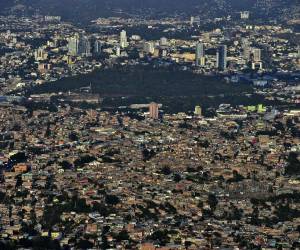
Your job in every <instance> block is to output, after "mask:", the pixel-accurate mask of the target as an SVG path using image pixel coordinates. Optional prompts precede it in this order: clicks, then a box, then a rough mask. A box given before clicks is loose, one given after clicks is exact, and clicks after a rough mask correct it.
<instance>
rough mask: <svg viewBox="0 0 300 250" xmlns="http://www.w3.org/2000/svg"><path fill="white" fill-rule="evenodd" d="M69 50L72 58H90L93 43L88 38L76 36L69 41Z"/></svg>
mask: <svg viewBox="0 0 300 250" xmlns="http://www.w3.org/2000/svg"><path fill="white" fill-rule="evenodd" d="M68 50H69V55H71V56H90V55H91V43H90V41H89V39H88V37H86V36H81V35H79V34H76V35H75V36H73V37H71V38H69V40H68Z"/></svg>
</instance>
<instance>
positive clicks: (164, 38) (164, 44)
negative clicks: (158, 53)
mask: <svg viewBox="0 0 300 250" xmlns="http://www.w3.org/2000/svg"><path fill="white" fill-rule="evenodd" d="M159 45H160V46H167V45H168V39H167V38H166V37H162V38H160V41H159Z"/></svg>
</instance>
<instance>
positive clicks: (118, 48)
mask: <svg viewBox="0 0 300 250" xmlns="http://www.w3.org/2000/svg"><path fill="white" fill-rule="evenodd" d="M116 56H117V57H120V56H121V48H120V46H117V48H116Z"/></svg>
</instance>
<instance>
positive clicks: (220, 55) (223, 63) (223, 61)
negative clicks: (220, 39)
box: [217, 45, 227, 71]
mask: <svg viewBox="0 0 300 250" xmlns="http://www.w3.org/2000/svg"><path fill="white" fill-rule="evenodd" d="M217 67H218V69H219V70H220V71H224V70H226V68H227V46H226V45H221V46H220V47H219V48H218V51H217Z"/></svg>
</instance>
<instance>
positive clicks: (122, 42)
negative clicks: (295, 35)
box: [120, 30, 128, 48]
mask: <svg viewBox="0 0 300 250" xmlns="http://www.w3.org/2000/svg"><path fill="white" fill-rule="evenodd" d="M120 46H121V48H126V47H127V46H128V43H127V34H126V31H125V30H122V31H121V33H120Z"/></svg>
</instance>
